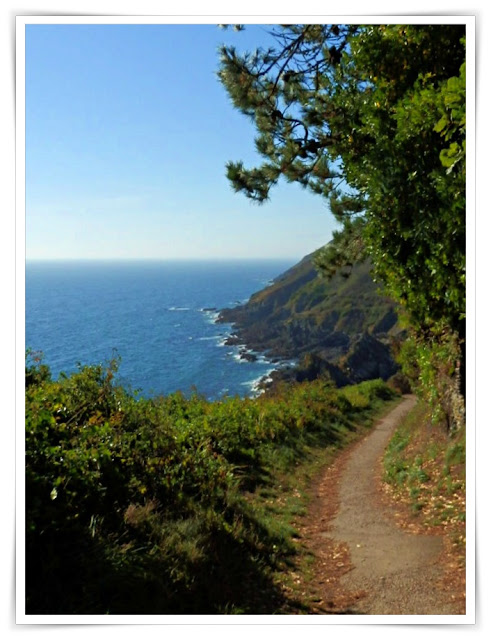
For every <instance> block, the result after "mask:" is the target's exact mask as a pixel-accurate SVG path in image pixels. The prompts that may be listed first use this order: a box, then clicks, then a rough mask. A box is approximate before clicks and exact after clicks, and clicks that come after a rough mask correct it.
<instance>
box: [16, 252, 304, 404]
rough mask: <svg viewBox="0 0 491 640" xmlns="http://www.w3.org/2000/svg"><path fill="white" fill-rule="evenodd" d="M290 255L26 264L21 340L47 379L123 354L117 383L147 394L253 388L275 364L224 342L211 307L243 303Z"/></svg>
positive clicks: (225, 329)
mask: <svg viewBox="0 0 491 640" xmlns="http://www.w3.org/2000/svg"><path fill="white" fill-rule="evenodd" d="M293 263H294V261H293V260H292V261H285V260H282V261H280V260H268V261H264V260H263V261H243V262H239V261H220V262H218V261H217V262H208V261H206V262H205V261H199V262H198V261H196V262H181V261H172V262H171V261H168V262H163V261H162V262H160V261H141V262H136V261H134V262H116V261H115V262H112V261H107V262H102V261H101V262H95V261H80V262H78V261H72V262H68V261H67V262H27V264H26V348H31V349H32V350H33V351H37V352H39V351H40V352H42V354H43V362H44V363H45V364H47V365H48V366H49V367H50V369H51V373H52V375H53V377H54V378H57V377H58V376H59V374H60V372H64V373H66V374H70V373H71V372H73V371H76V370H77V367H78V366H79V365H91V364H99V363H107V362H108V361H109V360H110V359H111V358H112V357H113V355H114V354H117V355H118V356H120V358H121V364H120V368H119V373H118V382H120V383H121V384H123V385H124V386H125V387H127V388H128V389H130V390H133V391H136V390H138V391H139V392H140V393H141V394H143V395H145V396H154V395H167V394H169V393H172V392H174V391H177V390H181V391H182V392H183V393H185V394H187V395H189V394H190V393H191V392H192V390H193V388H195V389H196V390H197V391H198V392H199V393H200V394H202V395H204V396H206V397H207V398H208V399H210V400H216V399H219V398H220V397H223V396H224V395H230V396H235V395H239V396H241V397H244V396H252V395H255V394H257V382H258V381H259V380H260V379H261V378H262V377H263V376H265V375H267V374H268V373H270V372H271V371H272V370H273V369H274V365H273V364H272V363H271V362H269V361H268V360H267V359H266V358H265V357H264V356H263V355H260V356H259V357H258V359H257V361H255V362H249V361H247V360H244V359H241V358H240V355H239V350H240V347H238V346H234V347H231V346H227V345H225V344H224V343H225V340H226V338H227V336H228V335H230V333H231V332H232V327H231V325H226V324H216V323H215V320H216V317H217V311H218V310H219V309H222V308H224V307H231V306H235V305H236V304H239V303H243V302H245V301H247V300H248V299H249V297H250V296H251V295H252V294H253V293H254V292H256V291H259V290H260V289H262V288H264V287H265V286H266V285H267V284H268V283H270V282H271V280H272V279H274V278H275V277H277V276H278V275H280V274H281V273H282V272H284V271H285V270H286V269H288V268H290V267H291V266H292V265H293Z"/></svg>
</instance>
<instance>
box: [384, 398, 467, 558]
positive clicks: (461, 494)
mask: <svg viewBox="0 0 491 640" xmlns="http://www.w3.org/2000/svg"><path fill="white" fill-rule="evenodd" d="M384 480H385V482H386V483H387V485H388V486H389V487H390V488H391V492H392V495H393V496H394V497H395V498H396V499H397V500H399V501H400V502H402V503H404V504H405V505H406V506H407V508H408V509H409V511H410V512H411V513H412V514H413V515H414V516H416V522H417V523H418V524H419V525H420V526H422V527H423V528H426V529H428V530H429V529H432V528H438V529H439V530H441V531H444V532H445V533H446V534H447V535H448V536H449V537H450V539H451V541H452V544H453V546H454V549H455V553H456V554H457V557H458V559H459V563H460V564H462V563H463V562H464V559H465V430H460V431H458V432H457V433H454V434H451V435H447V433H446V430H445V429H444V428H443V427H442V426H434V425H431V422H430V420H429V418H428V411H427V409H426V408H425V406H424V405H423V404H421V403H420V404H418V405H417V406H416V408H415V409H414V410H413V411H412V412H411V413H410V414H409V415H408V416H407V417H406V418H405V420H404V421H403V422H402V423H401V425H400V427H399V428H398V429H397V431H396V432H395V434H394V436H393V438H392V440H391V442H390V443H389V446H388V447H387V450H386V454H385V458H384Z"/></svg>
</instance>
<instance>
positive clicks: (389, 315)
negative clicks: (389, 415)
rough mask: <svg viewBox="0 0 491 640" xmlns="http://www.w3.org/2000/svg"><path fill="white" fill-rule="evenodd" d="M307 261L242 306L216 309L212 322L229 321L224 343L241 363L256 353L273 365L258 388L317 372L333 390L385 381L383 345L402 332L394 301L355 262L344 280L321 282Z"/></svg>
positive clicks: (387, 357) (389, 367)
mask: <svg viewBox="0 0 491 640" xmlns="http://www.w3.org/2000/svg"><path fill="white" fill-rule="evenodd" d="M312 258H313V255H310V256H307V257H306V258H304V259H303V260H302V261H301V262H300V263H298V264H297V265H295V266H294V267H293V268H292V269H290V270H288V271H287V272H285V273H284V274H281V275H280V276H279V277H278V278H276V279H275V280H274V281H273V282H272V283H271V284H270V285H268V286H267V287H266V288H265V289H263V290H261V291H259V292H257V293H256V294H254V295H253V296H251V298H250V300H249V301H248V302H247V303H245V304H241V305H236V306H235V307H232V308H228V309H221V310H219V311H218V312H217V317H216V320H215V321H216V322H217V323H229V324H231V325H232V333H231V334H230V336H229V337H228V338H227V339H226V340H225V344H227V345H229V346H234V347H238V348H239V358H240V359H242V360H247V361H250V362H253V361H255V360H257V358H258V357H261V356H262V357H265V358H266V359H267V360H268V361H269V362H271V363H272V364H273V365H274V364H276V365H278V366H277V368H276V369H275V370H274V371H273V372H272V373H271V374H270V375H269V376H267V380H265V381H264V382H261V384H260V387H261V388H262V389H263V390H264V389H267V388H271V387H274V386H275V385H276V384H278V383H280V382H283V381H298V382H301V381H304V380H313V379H315V378H319V377H324V378H326V379H330V380H332V381H333V382H334V384H336V386H339V387H340V386H345V385H347V384H354V383H357V382H361V381H363V380H369V379H374V378H382V379H383V380H387V379H388V378H390V377H391V376H392V375H394V374H395V373H396V372H397V370H398V366H397V364H396V363H395V361H394V358H393V356H392V352H391V345H392V344H393V343H394V342H397V341H398V340H400V339H401V337H402V335H403V334H402V332H401V330H400V328H399V327H398V322H397V314H396V310H395V308H394V304H393V303H392V302H391V301H390V300H389V299H388V298H387V297H384V296H382V295H380V294H379V293H378V291H377V290H376V286H375V284H374V283H373V281H372V279H371V276H370V269H369V265H366V264H364V265H358V267H357V268H356V269H354V270H353V271H354V275H353V276H351V282H346V280H344V279H342V278H336V277H335V278H334V279H333V280H331V281H326V280H322V279H321V278H320V277H319V276H318V274H317V272H316V270H315V267H314V264H313V260H312ZM292 361H294V362H295V363H296V364H295V365H292Z"/></svg>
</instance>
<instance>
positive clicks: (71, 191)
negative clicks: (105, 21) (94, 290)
mask: <svg viewBox="0 0 491 640" xmlns="http://www.w3.org/2000/svg"><path fill="white" fill-rule="evenodd" d="M267 39H268V36H267V33H266V27H261V26H249V27H247V29H246V31H244V32H240V33H235V32H233V31H232V30H227V31H223V30H221V29H219V28H218V27H217V26H215V25H83V24H74V25H27V26H26V257H27V259H65V258H77V259H78V258H91V259H92V258H111V259H112V258H118V259H119V258H125V259H139V258H159V259H173V258H247V257H250V258H257V257H271V258H292V259H297V258H301V257H302V256H303V255H305V254H307V253H310V252H311V251H313V250H314V249H316V248H318V247H319V246H321V245H323V244H325V243H326V242H327V241H329V239H330V237H331V233H332V229H333V228H334V221H333V218H332V215H331V214H330V213H329V211H328V208H327V205H326V203H325V202H323V201H322V200H321V199H320V198H319V197H318V196H317V197H316V196H315V195H313V194H310V193H309V192H306V191H304V190H303V189H301V188H300V187H298V186H297V185H291V184H286V183H284V184H281V185H278V187H277V188H276V189H274V190H273V191H272V194H271V200H270V201H269V202H268V203H266V204H265V205H261V206H258V205H256V204H254V203H252V202H251V201H249V200H247V199H246V198H245V196H243V195H242V194H235V193H234V192H233V191H232V188H231V187H230V185H229V183H228V181H227V179H226V177H225V163H226V162H227V161H228V160H239V159H242V160H244V162H245V163H246V165H251V164H254V163H255V162H257V160H258V156H257V155H256V153H255V150H254V143H253V138H254V134H255V130H254V127H253V125H252V123H251V122H250V121H249V120H248V119H247V118H245V117H244V116H243V115H241V114H240V113H238V112H237V111H235V110H234V109H233V107H232V105H231V103H230V101H229V99H228V96H227V95H226V93H225V90H224V89H223V87H222V86H221V84H220V83H219V81H218V79H217V78H216V70H217V68H218V54H217V47H218V45H219V44H220V43H222V42H227V43H234V44H236V46H237V48H238V49H239V50H242V49H249V50H250V49H253V48H254V47H255V46H256V45H257V44H261V43H262V44H264V43H266V42H267V41H268V40H267Z"/></svg>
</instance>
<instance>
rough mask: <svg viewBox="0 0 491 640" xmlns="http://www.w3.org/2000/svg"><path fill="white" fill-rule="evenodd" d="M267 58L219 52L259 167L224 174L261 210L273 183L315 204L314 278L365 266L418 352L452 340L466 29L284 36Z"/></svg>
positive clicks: (458, 317)
mask: <svg viewBox="0 0 491 640" xmlns="http://www.w3.org/2000/svg"><path fill="white" fill-rule="evenodd" d="M272 35H273V38H274V40H275V46H274V47H271V48H268V49H258V50H257V51H255V52H254V53H246V54H243V55H239V54H238V53H237V51H236V50H235V49H234V48H232V47H227V46H224V47H222V49H221V68H220V71H219V77H220V80H221V82H222V83H223V85H224V86H225V88H226V90H227V92H228V93H229V95H230V97H231V99H232V101H233V104H234V105H235V107H236V108H238V109H239V110H240V111H242V112H243V113H244V114H246V115H247V116H249V117H251V118H252V119H253V121H254V123H255V126H256V129H257V133H258V135H257V137H256V148H257V150H258V152H259V153H260V154H261V155H262V156H263V158H264V159H265V160H264V162H263V163H262V164H261V165H260V166H259V167H255V168H252V169H246V168H245V167H244V165H243V163H242V162H229V163H228V165H227V175H228V178H229V179H230V181H231V183H232V185H233V188H234V189H235V190H236V191H241V192H243V193H245V195H246V196H247V197H249V198H251V199H253V200H255V201H256V202H264V201H265V200H266V199H267V198H268V197H269V193H270V189H271V187H272V186H273V185H275V184H276V183H277V182H278V180H279V179H280V177H281V176H283V177H284V178H286V179H287V180H288V181H292V182H293V181H294V182H298V183H300V184H301V185H303V186H304V187H305V188H308V189H310V190H311V191H313V192H314V193H317V194H319V195H321V196H322V197H324V198H326V199H328V201H329V203H330V208H331V211H332V213H333V214H334V216H335V217H336V219H337V220H338V221H340V222H341V223H343V231H341V232H338V234H336V235H335V237H334V241H333V243H331V244H330V245H328V246H327V247H326V249H325V251H324V253H323V254H321V256H320V258H319V259H318V265H319V267H320V268H321V269H323V270H324V271H326V272H327V273H332V271H333V270H334V267H336V266H339V265H340V264H342V263H343V260H344V261H346V262H347V263H348V264H349V263H351V262H352V261H353V260H357V259H360V258H365V257H366V256H367V255H368V256H369V257H370V259H371V261H372V264H373V269H374V276H375V278H376V279H377V280H379V281H380V282H382V283H383V284H384V285H385V287H386V290H387V291H388V293H390V294H391V295H392V296H393V297H394V298H395V299H396V300H397V301H398V302H399V303H400V304H401V306H402V307H403V308H404V309H405V310H406V312H407V314H408V317H409V319H410V323H411V325H412V326H413V327H414V328H415V329H416V331H417V335H418V336H420V337H422V338H423V339H428V337H429V336H435V335H439V334H440V333H441V332H442V331H443V332H448V331H451V332H455V333H456V334H457V336H458V337H459V339H460V340H461V341H462V340H463V339H464V335H465V29H464V27H463V26H462V25H368V26H366V25H365V26H364V25H283V26H279V27H277V28H275V29H274V30H273V31H272Z"/></svg>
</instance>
